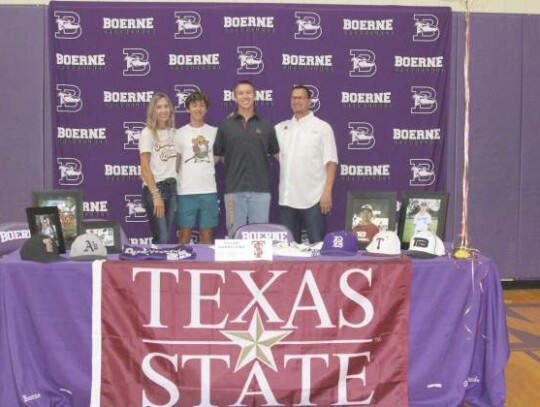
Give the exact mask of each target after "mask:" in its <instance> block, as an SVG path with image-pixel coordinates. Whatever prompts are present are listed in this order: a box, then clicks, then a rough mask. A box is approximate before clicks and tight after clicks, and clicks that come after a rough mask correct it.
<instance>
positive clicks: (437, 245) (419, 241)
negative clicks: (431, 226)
mask: <svg viewBox="0 0 540 407" xmlns="http://www.w3.org/2000/svg"><path fill="white" fill-rule="evenodd" d="M406 254H407V255H409V256H411V257H418V258H422V259H432V258H434V257H437V256H444V255H445V254H446V250H445V248H444V243H443V242H442V240H441V239H440V238H439V236H437V235H436V234H435V233H433V232H432V231H430V230H427V231H424V232H418V233H415V234H414V235H413V237H411V242H410V243H409V250H408V251H407V253H406Z"/></svg>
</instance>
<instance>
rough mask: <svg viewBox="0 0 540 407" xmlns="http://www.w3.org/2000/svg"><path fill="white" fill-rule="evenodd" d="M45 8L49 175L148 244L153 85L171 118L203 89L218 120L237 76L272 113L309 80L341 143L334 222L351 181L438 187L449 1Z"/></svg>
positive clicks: (366, 185) (339, 220)
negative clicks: (145, 189)
mask: <svg viewBox="0 0 540 407" xmlns="http://www.w3.org/2000/svg"><path fill="white" fill-rule="evenodd" d="M49 19H50V24H49V26H50V39H51V41H50V43H51V65H52V66H51V74H52V80H51V83H52V97H53V110H54V111H55V114H54V117H53V126H54V128H53V134H54V136H55V138H56V139H55V166H56V167H55V174H56V186H57V187H58V188H75V189H82V190H83V197H84V217H85V218H103V219H115V220H118V221H120V222H121V224H122V225H123V227H124V229H125V230H126V233H127V235H128V236H130V238H131V241H132V243H150V237H149V236H150V233H149V228H148V225H147V217H146V213H145V211H144V209H143V207H142V204H141V195H140V194H141V181H140V177H139V173H140V169H139V152H138V138H139V135H140V131H141V130H142V128H143V127H144V121H145V116H146V105H147V103H148V102H149V100H150V98H151V97H152V94H153V93H154V92H155V91H163V92H166V93H167V94H169V96H170V97H171V99H172V100H173V103H175V105H176V107H175V108H176V124H177V127H180V126H183V125H184V124H186V123H187V121H188V115H187V113H186V112H185V109H184V108H183V101H184V100H185V98H186V97H187V95H189V93H190V92H192V91H193V90H196V89H201V90H203V91H204V92H206V93H207V94H208V95H209V97H210V99H211V106H210V110H209V113H208V115H207V122H208V123H210V124H213V125H216V126H217V125H218V124H219V122H220V121H221V120H222V119H223V118H224V117H225V116H226V115H227V114H228V113H230V112H231V111H233V110H234V108H235V104H234V102H233V100H232V87H233V86H234V84H235V83H236V82H237V81H238V80H243V79H247V80H251V81H252V82H253V83H254V84H255V86H256V87H257V110H258V111H259V112H260V113H261V114H262V115H263V116H266V117H268V118H269V119H271V120H273V121H274V122H275V123H278V122H279V121H282V120H285V119H287V118H290V117H291V115H292V113H291V110H290V105H289V98H290V91H291V87H292V86H293V85H294V84H306V85H308V86H309V87H310V88H311V89H312V91H313V96H314V98H313V101H312V110H313V111H314V112H316V115H317V116H319V117H321V118H322V119H324V120H326V121H328V122H329V123H330V124H331V125H332V127H333V129H334V132H335V135H336V142H337V145H338V154H339V161H340V163H339V165H338V175H337V179H336V185H335V190H334V210H333V213H332V214H331V215H330V217H329V225H328V226H329V230H336V229H343V228H344V227H345V211H346V200H347V199H346V196H347V192H348V191H351V190H354V191H358V190H360V191H398V192H400V193H401V192H403V191H409V190H418V191H426V190H427V191H433V190H443V189H444V185H443V182H444V162H443V157H444V154H443V151H444V145H445V138H446V136H447V132H446V129H447V121H448V114H447V112H448V101H447V100H448V78H449V75H448V70H449V67H450V60H449V58H450V40H451V35H450V31H451V10H450V8H446V7H445V8H425V7H395V6H384V7H375V6H341V5H339V6H337V5H336V6H320V5H284V4H262V5H259V4H258V5H257V6H256V7H255V6H253V5H248V4H196V3H189V4H186V3H152V4H150V3H129V4H128V3H92V2H88V3H85V2H51V4H50V8H49ZM54 106H55V107H56V108H55V109H54ZM298 164H299V165H302V163H298ZM274 166H275V169H274V177H275V179H274V190H273V193H274V195H273V202H274V204H275V203H276V202H277V180H278V167H279V165H278V164H277V163H274ZM222 175H223V174H222V170H221V168H219V167H218V172H217V177H218V184H219V191H218V193H219V195H220V196H221V182H222V178H223V177H222ZM272 217H273V218H274V213H273V214H272ZM222 233H223V230H221V233H220V232H218V233H217V235H218V236H219V235H222Z"/></svg>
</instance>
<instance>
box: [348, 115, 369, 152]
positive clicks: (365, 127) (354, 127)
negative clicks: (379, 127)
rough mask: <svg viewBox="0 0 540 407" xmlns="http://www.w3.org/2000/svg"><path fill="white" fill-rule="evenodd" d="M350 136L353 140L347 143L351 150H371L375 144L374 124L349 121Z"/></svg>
mask: <svg viewBox="0 0 540 407" xmlns="http://www.w3.org/2000/svg"><path fill="white" fill-rule="evenodd" d="M348 127H349V136H350V137H351V142H350V143H348V144H347V148H348V149H349V150H370V149H372V148H373V146H374V145H375V135H374V129H373V125H372V124H371V123H369V122H349V125H348Z"/></svg>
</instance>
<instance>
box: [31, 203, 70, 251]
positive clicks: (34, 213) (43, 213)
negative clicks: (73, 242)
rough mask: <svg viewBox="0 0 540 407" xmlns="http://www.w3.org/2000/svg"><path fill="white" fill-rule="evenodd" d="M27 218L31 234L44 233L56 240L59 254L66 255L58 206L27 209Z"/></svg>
mask: <svg viewBox="0 0 540 407" xmlns="http://www.w3.org/2000/svg"><path fill="white" fill-rule="evenodd" d="M26 218H27V220H28V228H29V229H30V234H31V235H35V234H37V233H43V234H44V235H47V236H49V237H51V238H52V240H54V242H55V243H56V246H57V247H58V253H65V252H66V246H65V244H64V235H63V234H62V224H61V223H60V213H59V211H58V207H57V206H39V207H38V206H34V207H29V208H26Z"/></svg>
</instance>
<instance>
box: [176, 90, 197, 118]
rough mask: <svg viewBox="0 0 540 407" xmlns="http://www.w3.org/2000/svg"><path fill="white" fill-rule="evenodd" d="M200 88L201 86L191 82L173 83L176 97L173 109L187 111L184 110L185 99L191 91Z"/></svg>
mask: <svg viewBox="0 0 540 407" xmlns="http://www.w3.org/2000/svg"><path fill="white" fill-rule="evenodd" d="M200 90H201V88H199V87H198V86H197V85H194V84H192V83H181V84H177V85H174V96H175V97H176V106H175V107H174V111H175V112H176V113H187V112H188V111H187V110H186V106H185V103H186V99H187V98H188V96H189V95H191V94H192V93H193V92H197V91H200Z"/></svg>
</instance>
